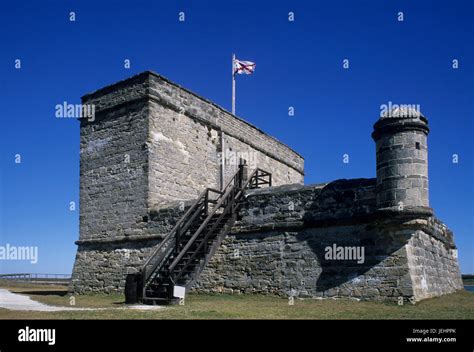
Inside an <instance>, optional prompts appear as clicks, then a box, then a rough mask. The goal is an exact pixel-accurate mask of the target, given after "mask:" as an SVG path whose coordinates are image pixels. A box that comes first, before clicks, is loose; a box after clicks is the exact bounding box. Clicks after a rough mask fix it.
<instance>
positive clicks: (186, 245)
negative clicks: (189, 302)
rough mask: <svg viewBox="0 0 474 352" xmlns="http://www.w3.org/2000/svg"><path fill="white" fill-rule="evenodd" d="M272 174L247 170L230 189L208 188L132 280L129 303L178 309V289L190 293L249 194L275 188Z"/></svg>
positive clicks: (241, 171)
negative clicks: (138, 302)
mask: <svg viewBox="0 0 474 352" xmlns="http://www.w3.org/2000/svg"><path fill="white" fill-rule="evenodd" d="M271 182H272V178H271V174H270V173H268V172H266V171H263V170H261V169H258V168H257V169H255V170H254V171H253V172H252V173H251V175H250V176H247V167H246V165H244V164H241V165H239V170H238V171H237V172H236V173H235V175H234V176H233V177H232V179H231V180H230V182H229V183H228V184H227V186H226V187H225V188H224V189H223V190H222V191H218V190H215V189H212V188H207V189H206V190H205V191H204V192H203V193H202V194H201V195H200V196H199V198H198V199H197V200H196V202H194V203H193V205H192V206H191V207H190V208H189V209H188V210H187V211H186V213H185V214H184V215H183V216H182V217H181V219H180V220H179V221H178V223H177V224H176V225H175V227H174V228H173V229H172V230H171V232H170V233H169V234H168V235H167V236H166V237H165V238H164V239H163V241H162V242H161V243H160V244H159V245H158V247H157V248H156V249H155V250H154V251H153V253H152V254H151V255H150V257H149V258H148V259H147V261H146V262H145V263H144V265H143V267H142V268H141V271H140V273H139V274H131V275H128V276H127V280H126V285H125V296H126V301H127V303H134V302H136V301H140V302H142V303H147V304H170V303H176V302H177V301H178V299H177V298H176V297H174V289H175V286H180V287H184V288H185V289H186V290H188V289H189V288H190V287H191V286H192V284H193V283H194V282H195V281H196V280H197V278H198V277H199V275H200V273H201V271H202V270H203V269H204V267H205V266H206V264H207V263H208V262H209V260H210V259H211V257H212V256H213V254H214V253H215V251H216V250H217V248H219V246H220V244H221V242H222V240H223V239H224V238H225V236H226V235H227V234H228V233H229V232H230V230H231V229H232V226H233V224H234V222H235V220H236V218H237V213H238V208H239V205H240V203H241V201H242V199H243V196H244V191H245V189H249V188H260V187H261V186H263V185H268V186H271Z"/></svg>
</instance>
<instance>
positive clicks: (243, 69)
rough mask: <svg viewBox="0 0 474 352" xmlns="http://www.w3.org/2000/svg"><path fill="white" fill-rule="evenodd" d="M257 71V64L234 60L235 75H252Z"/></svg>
mask: <svg viewBox="0 0 474 352" xmlns="http://www.w3.org/2000/svg"><path fill="white" fill-rule="evenodd" d="M253 71H255V62H251V61H240V60H237V59H235V60H234V75H235V74H238V75H241V74H244V75H251V74H252V73H253Z"/></svg>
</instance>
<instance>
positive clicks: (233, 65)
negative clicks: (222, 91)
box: [232, 54, 235, 115]
mask: <svg viewBox="0 0 474 352" xmlns="http://www.w3.org/2000/svg"><path fill="white" fill-rule="evenodd" d="M234 71H235V54H232V115H235V72H234Z"/></svg>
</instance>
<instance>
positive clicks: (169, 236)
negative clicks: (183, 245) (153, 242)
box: [142, 189, 207, 280]
mask: <svg viewBox="0 0 474 352" xmlns="http://www.w3.org/2000/svg"><path fill="white" fill-rule="evenodd" d="M206 193H207V189H206V190H204V191H203V192H202V193H201V194H200V195H199V197H198V198H197V199H196V201H195V202H194V203H193V205H191V207H189V209H188V210H187V211H186V212H185V213H184V215H183V216H182V217H181V218H180V219H179V220H178V222H177V223H176V224H175V226H174V227H173V228H172V229H171V231H170V232H168V234H167V235H166V236H165V237H164V238H163V239H162V241H161V243H160V244H159V245H158V246H157V247H156V248H155V249H154V250H153V252H152V253H151V254H150V256H149V257H148V259H147V260H146V261H145V263H144V264H143V265H142V272H145V273H146V271H147V270H146V267H147V266H148V265H150V262H151V261H152V260H153V259H155V258H156V257H157V256H158V254H159V253H160V252H162V249H163V247H165V245H170V244H172V243H173V241H169V240H170V239H175V236H174V234H175V233H176V232H177V230H178V229H179V228H180V226H181V225H182V224H183V222H184V221H185V220H186V219H187V218H188V217H189V215H191V214H192V213H193V212H195V211H196V209H197V207H198V205H199V204H200V202H201V201H202V199H204V197H205V195H206ZM153 271H154V270H151V272H150V275H152V273H153ZM147 276H148V275H147ZM148 278H149V276H148V277H146V278H144V279H145V280H148Z"/></svg>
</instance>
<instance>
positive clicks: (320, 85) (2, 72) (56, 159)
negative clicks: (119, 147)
mask: <svg viewBox="0 0 474 352" xmlns="http://www.w3.org/2000/svg"><path fill="white" fill-rule="evenodd" d="M270 4H271V5H270ZM0 6H1V8H0V43H1V44H0V45H1V49H0V90H1V95H0V96H1V107H2V110H1V115H0V116H1V122H2V125H1V129H0V131H1V132H0V145H1V173H0V185H1V186H0V246H5V245H6V243H9V244H10V245H16V246H20V245H23V246H38V249H39V260H38V263H37V264H31V263H29V262H25V261H19V262H16V261H0V272H4V273H8V272H19V271H20V272H37V273H42V272H46V273H70V272H71V269H72V265H73V262H74V256H75V251H76V246H75V245H74V241H75V240H77V239H78V231H79V228H78V220H79V219H78V218H79V212H78V208H76V210H75V211H71V210H70V208H69V207H70V202H71V201H74V202H76V203H77V204H78V203H79V199H78V197H79V123H78V122H77V121H76V120H72V119H69V120H67V119H56V118H55V105H56V104H61V103H63V102H64V101H66V102H68V103H79V102H80V97H81V96H82V95H84V94H86V93H88V92H91V91H93V90H96V89H98V88H100V87H102V86H105V85H108V84H111V83H114V82H116V81H118V80H121V79H124V78H126V77H129V76H132V75H134V74H136V73H138V72H141V71H144V70H148V69H150V70H154V71H156V72H158V73H160V74H162V75H164V76H165V77H167V78H169V79H170V80H172V81H174V82H176V83H179V84H180V85H182V86H184V87H186V88H188V89H190V90H192V91H194V92H196V93H198V94H199V95H201V96H204V97H206V98H208V99H210V100H212V101H214V102H216V103H217V104H219V105H221V106H223V107H224V108H226V109H229V110H230V105H231V67H230V65H231V55H232V53H233V52H235V53H236V55H237V58H239V59H241V60H250V61H254V62H256V64H257V67H256V71H255V74H254V75H252V76H243V75H241V76H238V77H237V115H239V116H240V117H242V118H244V119H246V120H248V121H249V122H251V123H253V124H255V125H256V126H258V127H259V128H261V129H263V130H264V131H266V132H268V133H269V134H271V135H273V136H275V137H276V138H278V139H279V140H281V141H282V142H284V143H286V144H288V145H289V146H291V147H292V148H294V149H295V150H296V151H298V152H299V153H300V154H302V155H303V156H304V157H305V169H306V178H305V182H306V183H307V184H311V183H319V182H325V181H330V180H334V179H338V178H357V177H374V176H375V150H374V142H373V141H372V139H371V137H370V134H371V132H372V125H373V123H374V122H375V121H376V120H377V118H378V116H379V114H380V105H381V104H387V103H388V102H389V101H392V102H393V103H406V104H420V107H421V111H422V113H423V114H425V115H426V116H427V117H428V119H429V123H430V127H431V133H430V135H429V140H428V141H429V163H430V164H429V176H430V200H431V205H432V207H433V208H434V209H435V212H436V215H437V216H438V217H439V218H440V219H442V220H443V221H444V222H445V223H446V224H447V225H448V226H449V227H450V228H451V229H452V230H453V231H454V234H455V240H456V243H457V245H458V247H459V256H460V263H461V269H462V271H463V272H464V273H474V243H473V228H474V220H473V214H474V205H473V196H474V192H473V189H474V187H473V181H474V180H473V179H474V178H473V165H474V163H473V152H474V147H473V132H474V126H473V117H474V116H473V111H474V84H473V83H474V70H473V64H474V46H473V44H474V43H473V38H474V29H473V28H474V2H473V1H471V0H466V1H456V0H450V1H406V0H397V1H389V0H386V1H379V0H373V1H271V2H270V1H255V0H253V1H243V0H239V1H203V0H201V1H196V0H187V1H151V0H149V1H117V0H115V1H109V2H106V1H86V0H80V1H79V0H74V1H73V0H70V1H63V0H62V1H59V0H58V1H50V0H45V1H30V2H25V1H21V0H17V1H14V2H2V4H1V5H0ZM71 11H74V12H75V16H76V18H75V21H70V12H71ZM290 11H292V12H294V21H293V22H291V21H289V20H288V13H289V12H290ZM179 12H184V15H185V21H184V22H180V21H178V19H179V18H178V17H179ZM399 12H403V21H398V19H399V18H400V17H399ZM17 59H18V60H21V68H20V69H16V68H15V60H17ZM126 59H129V60H130V62H131V67H130V69H126V68H124V60H126ZM344 59H348V60H349V68H348V69H344V68H343V60H344ZM453 60H458V63H459V67H458V68H457V69H454V68H453ZM290 106H291V107H294V109H295V115H294V116H289V115H288V108H289V107H290ZM16 154H19V155H20V156H21V163H20V164H17V163H15V155H16ZM344 154H348V155H349V163H348V164H345V163H343V155H344ZM453 154H457V155H458V158H459V162H458V163H457V164H456V163H453Z"/></svg>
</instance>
